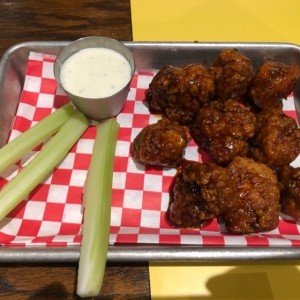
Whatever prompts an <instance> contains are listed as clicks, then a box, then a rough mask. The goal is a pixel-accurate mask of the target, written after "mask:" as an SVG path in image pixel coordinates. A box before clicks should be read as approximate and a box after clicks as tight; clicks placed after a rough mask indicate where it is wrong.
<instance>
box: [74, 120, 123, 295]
mask: <svg viewBox="0 0 300 300" xmlns="http://www.w3.org/2000/svg"><path fill="white" fill-rule="evenodd" d="M118 129H119V124H118V123H117V122H116V120H115V119H113V118H111V119H108V120H106V121H104V122H103V123H99V124H98V125H97V133H96V139H95V144H94V148H93V154H92V159H91V162H90V166H89V170H88V175H87V178H86V185H85V189H84V218H83V219H84V223H83V229H82V236H83V238H82V242H81V248H80V259H79V269H78V280H77V294H78V295H79V296H81V297H93V296H97V295H98V294H99V292H100V289H101V285H102V281H103V276H104V272H105V265H106V256H107V250H108V243H109V229H110V213H111V194H112V177H113V162H114V155H115V148H116V143H117V134H118Z"/></svg>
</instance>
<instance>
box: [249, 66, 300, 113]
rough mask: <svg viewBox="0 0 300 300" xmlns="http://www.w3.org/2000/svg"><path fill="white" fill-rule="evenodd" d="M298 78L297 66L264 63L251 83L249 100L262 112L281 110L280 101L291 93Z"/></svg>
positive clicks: (299, 75)
mask: <svg viewBox="0 0 300 300" xmlns="http://www.w3.org/2000/svg"><path fill="white" fill-rule="evenodd" d="M299 77H300V68H299V66H298V65H295V64H284V63H281V62H274V61H266V62H264V63H262V64H261V66H260V67H259V68H258V70H257V71H256V73H255V76H254V78H253V80H252V82H251V86H250V90H249V95H250V98H251V99H252V101H253V102H254V104H256V105H257V106H258V107H259V108H260V109H262V110H272V109H274V108H275V109H278V110H281V109H282V99H286V98H287V96H288V95H289V94H290V93H291V92H292V91H293V89H294V87H295V85H296V82H297V80H298V79H299Z"/></svg>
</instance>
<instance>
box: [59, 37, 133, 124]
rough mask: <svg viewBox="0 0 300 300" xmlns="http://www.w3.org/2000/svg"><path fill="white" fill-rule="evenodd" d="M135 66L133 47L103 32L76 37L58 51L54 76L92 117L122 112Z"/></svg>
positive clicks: (86, 113)
mask: <svg viewBox="0 0 300 300" xmlns="http://www.w3.org/2000/svg"><path fill="white" fill-rule="evenodd" d="M134 70H135V63H134V59H133V55H132V53H131V51H130V50H129V49H128V48H127V47H126V46H125V45H124V44H123V43H122V42H120V41H117V40H115V39H112V38H107V37H101V36H90V37H85V38H81V39H79V40H76V41H74V42H72V43H70V44H69V45H67V46H66V47H65V48H63V49H62V50H61V51H60V53H59V54H58V56H57V58H56V60H55V63H54V76H55V79H56V80H57V82H58V84H59V85H60V86H61V88H62V89H63V90H64V91H65V92H66V94H67V95H68V97H69V99H70V101H71V102H72V103H73V104H74V106H75V107H76V108H77V109H78V110H79V111H81V112H82V113H84V114H85V116H86V117H88V118H90V119H92V120H103V119H107V118H110V117H114V116H116V115H118V114H119V113H120V112H121V110H122V108H123V107H124V105H125V102H126V99H127V95H128V92H129V89H130V82H131V80H132V77H133V74H134Z"/></svg>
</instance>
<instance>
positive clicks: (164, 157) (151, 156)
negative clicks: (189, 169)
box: [131, 119, 188, 167]
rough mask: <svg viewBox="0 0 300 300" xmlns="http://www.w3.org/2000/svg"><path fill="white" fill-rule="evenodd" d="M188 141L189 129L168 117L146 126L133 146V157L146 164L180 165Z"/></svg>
mask: <svg viewBox="0 0 300 300" xmlns="http://www.w3.org/2000/svg"><path fill="white" fill-rule="evenodd" d="M187 143H188V137H187V129H186V128H185V127H183V126H180V125H179V124H178V123H175V122H171V121H169V120H168V119H161V120H159V121H158V122H157V123H155V124H151V125H148V126H146V127H144V128H143V129H142V130H141V131H140V133H139V134H138V135H137V136H136V138H135V139H134V141H133V144H132V147H131V153H132V156H133V158H134V159H135V160H136V161H137V162H139V163H142V164H145V165H155V166H164V167H175V166H178V165H179V164H180V163H181V162H182V159H183V155H184V152H185V148H186V146H187Z"/></svg>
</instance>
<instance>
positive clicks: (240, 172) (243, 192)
mask: <svg viewBox="0 0 300 300" xmlns="http://www.w3.org/2000/svg"><path fill="white" fill-rule="evenodd" d="M227 170H228V172H229V177H230V178H231V180H232V185H233V186H234V196H233V198H232V199H231V201H230V202H227V204H226V206H227V207H226V211H225V212H224V214H223V217H224V221H225V226H226V229H227V230H228V231H229V232H230V233H244V234H246V233H253V232H261V231H269V230H272V229H274V228H276V227H277V226H278V222H279V210H280V204H279V199H280V188H279V184H278V180H277V177H276V175H275V174H274V173H273V171H272V170H271V169H270V168H268V167H267V166H266V165H264V164H261V163H257V162H254V161H253V160H252V159H249V158H242V157H236V158H235V159H234V160H233V161H232V162H231V163H230V164H229V166H228V168H227Z"/></svg>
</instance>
